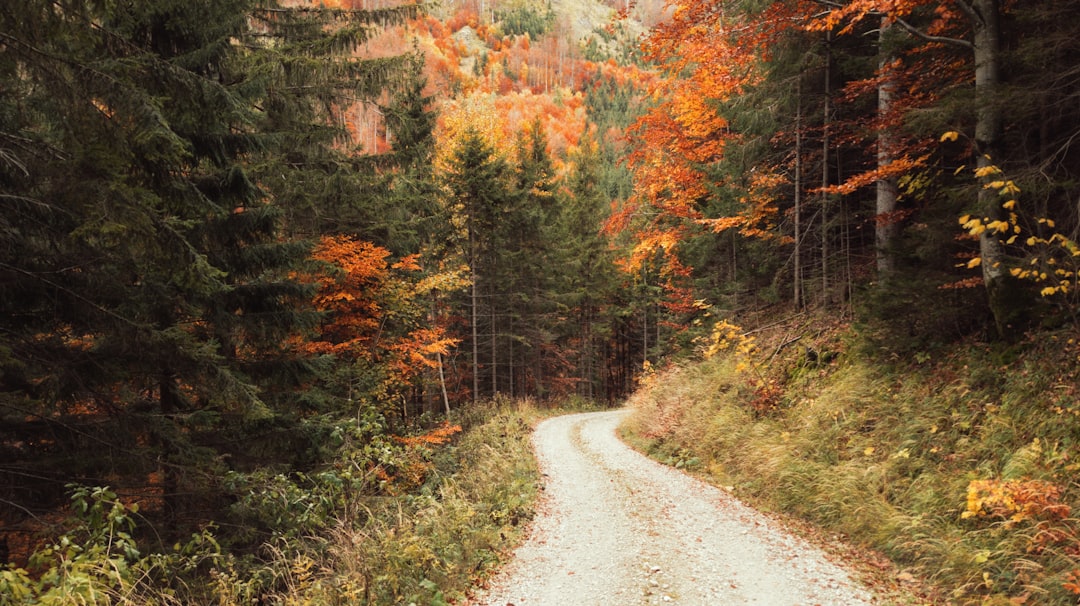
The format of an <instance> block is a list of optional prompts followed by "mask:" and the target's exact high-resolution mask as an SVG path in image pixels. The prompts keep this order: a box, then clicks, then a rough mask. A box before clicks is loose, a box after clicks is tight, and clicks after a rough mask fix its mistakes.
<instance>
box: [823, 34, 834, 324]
mask: <svg viewBox="0 0 1080 606" xmlns="http://www.w3.org/2000/svg"><path fill="white" fill-rule="evenodd" d="M831 45H832V32H829V33H827V34H826V35H825V103H824V110H823V122H822V124H821V187H822V192H821V302H822V303H823V304H824V305H826V306H827V305H828V304H829V194H827V193H825V191H824V189H825V188H827V187H828V186H829V120H830V119H831V113H832V104H831V103H830V99H829V97H830V95H831V94H832V87H831V82H830V80H831V79H832V48H831Z"/></svg>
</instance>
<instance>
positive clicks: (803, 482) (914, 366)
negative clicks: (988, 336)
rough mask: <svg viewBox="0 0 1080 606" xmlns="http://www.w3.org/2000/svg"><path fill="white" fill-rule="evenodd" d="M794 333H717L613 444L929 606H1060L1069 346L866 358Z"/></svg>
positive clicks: (1070, 585)
mask: <svg viewBox="0 0 1080 606" xmlns="http://www.w3.org/2000/svg"><path fill="white" fill-rule="evenodd" d="M807 326H808V325H807V324H804V325H802V326H801V327H800V326H798V325H794V324H789V325H785V326H780V327H777V328H775V329H773V330H772V332H771V333H770V332H768V331H763V332H761V333H758V335H756V336H757V337H758V341H757V342H756V343H750V342H749V341H748V339H747V338H745V337H742V336H739V335H728V336H729V337H730V338H727V339H725V340H723V341H722V342H720V343H718V346H717V347H714V352H715V355H714V356H712V357H711V358H710V359H708V360H706V361H703V362H699V363H691V364H686V365H682V366H680V367H677V368H673V369H671V370H669V371H667V372H666V374H665V375H664V376H663V377H654V378H652V379H651V380H649V381H647V386H646V387H645V388H644V389H643V390H641V391H640V392H639V393H638V394H636V395H635V396H634V398H633V399H632V401H631V404H632V406H633V407H634V408H635V409H636V412H635V414H634V415H633V416H632V418H631V419H630V421H629V423H628V426H627V427H626V431H627V433H628V435H629V436H631V438H632V439H633V440H635V441H636V442H637V443H638V444H639V445H640V446H641V447H642V448H643V449H645V450H647V451H649V452H650V453H651V454H652V455H654V456H656V457H657V458H659V459H661V460H664V461H666V462H668V463H672V464H676V465H679V466H682V467H687V468H690V469H692V470H694V471H697V472H699V473H701V474H703V475H705V476H707V477H708V478H710V479H711V480H713V481H714V482H716V483H718V484H720V485H723V486H728V487H730V489H731V490H732V491H733V492H734V494H735V495H737V496H739V497H740V498H743V499H745V500H748V501H750V502H752V503H754V504H756V505H757V506H759V507H763V508H765V509H770V510H774V511H778V512H783V513H786V514H790V515H792V516H796V517H798V518H802V519H805V520H808V521H810V522H812V523H813V524H814V525H816V526H818V527H820V528H822V529H825V530H827V531H829V532H831V533H836V534H841V535H843V536H846V537H847V538H849V539H850V540H851V541H852V542H854V543H855V544H856V545H860V546H865V547H869V548H872V549H874V550H878V551H880V552H881V553H884V554H885V555H887V556H888V557H889V558H890V559H892V560H893V561H894V562H896V563H897V564H898V566H899V567H900V569H902V570H903V572H902V573H900V574H899V575H896V577H898V578H895V577H894V579H892V580H893V581H894V582H898V583H901V584H902V582H903V581H905V580H908V579H911V578H912V577H921V578H924V579H926V580H927V581H929V582H930V583H932V585H933V586H935V587H936V590H937V594H938V598H939V599H940V601H942V602H949V603H957V604H1024V603H1027V604H1076V603H1077V593H1078V592H1080V587H1078V586H1077V584H1080V580H1078V577H1080V559H1078V555H1080V541H1078V537H1080V525H1078V523H1077V521H1076V520H1074V519H1073V518H1074V516H1073V514H1072V512H1073V511H1075V510H1076V508H1077V507H1078V506H1080V485H1078V484H1077V483H1076V482H1075V481H1074V477H1075V472H1076V470H1077V469H1078V468H1080V465H1078V464H1077V463H1076V457H1077V456H1078V455H1080V452H1078V451H1077V441H1078V439H1080V402H1078V399H1077V389H1078V382H1077V379H1078V363H1077V359H1078V355H1080V349H1078V345H1077V336H1076V335H1073V334H1065V333H1059V334H1042V335H1039V336H1038V337H1037V338H1032V339H1030V340H1029V341H1027V342H1025V343H1023V344H1020V345H1015V346H1009V347H1004V346H995V345H988V344H983V343H966V344H962V345H956V346H951V347H947V348H946V347H941V348H937V349H934V350H932V351H922V352H912V353H910V354H906V355H898V356H883V355H881V351H880V349H878V348H870V347H869V346H868V345H867V343H868V340H867V339H866V338H865V335H859V334H856V333H855V332H854V331H853V330H852V329H850V328H846V327H835V328H834V329H832V330H828V331H823V330H820V329H819V328H816V327H815V329H814V330H813V331H811V330H809V329H808V328H807ZM803 336H806V338H801V337H803ZM796 338H799V340H798V341H797V342H796V341H795V339H796Z"/></svg>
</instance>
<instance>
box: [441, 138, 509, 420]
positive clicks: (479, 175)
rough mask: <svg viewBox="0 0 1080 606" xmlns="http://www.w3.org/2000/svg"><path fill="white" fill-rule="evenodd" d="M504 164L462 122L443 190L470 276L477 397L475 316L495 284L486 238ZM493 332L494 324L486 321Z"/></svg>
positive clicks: (494, 220)
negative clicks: (459, 233) (456, 222)
mask: <svg viewBox="0 0 1080 606" xmlns="http://www.w3.org/2000/svg"><path fill="white" fill-rule="evenodd" d="M508 171H509V169H508V167H507V164H506V161H505V160H503V159H502V158H501V157H500V156H499V155H498V154H497V152H496V150H495V148H494V147H492V146H491V144H489V143H488V141H487V139H486V138H485V137H484V136H483V135H482V134H481V133H480V132H479V131H477V130H475V129H472V128H467V129H466V130H465V131H464V133H463V134H462V136H461V140H460V141H459V142H457V147H456V148H455V150H454V151H453V153H452V155H451V156H450V158H449V160H448V166H447V169H446V173H445V175H444V179H445V186H446V189H447V196H448V200H449V202H450V204H451V205H452V207H453V212H454V213H455V215H456V216H457V217H458V218H459V220H460V222H461V224H463V226H464V230H465V241H464V242H463V245H464V248H465V250H464V254H465V258H466V259H467V260H468V266H469V272H470V278H471V282H472V286H471V292H470V301H469V315H470V322H469V324H470V332H471V339H470V346H471V347H472V373H473V377H472V397H473V399H474V400H477V399H479V398H480V396H481V393H482V392H481V390H480V368H481V361H480V360H481V358H480V351H481V349H480V347H481V344H480V336H481V332H480V330H481V321H482V319H483V320H484V321H488V320H489V318H484V315H485V314H484V313H483V312H485V311H488V312H490V311H491V309H492V307H491V302H492V300H493V297H494V296H495V293H496V292H498V290H497V289H498V288H499V285H498V284H496V283H494V280H493V278H494V264H495V251H496V249H495V248H494V242H493V241H492V239H491V236H492V234H493V233H495V230H496V228H497V226H498V224H499V222H500V221H501V219H502V218H503V216H504V215H505V213H506V211H507V207H508V205H509V202H510V183H509V180H508V179H509V173H508ZM488 327H489V328H490V330H491V332H490V333H489V334H488V335H487V336H489V337H490V336H491V335H493V334H494V330H495V327H494V325H490V324H489V325H488ZM489 353H490V356H489V358H488V361H489V363H490V365H491V367H490V368H489V369H488V371H489V372H490V373H493V374H494V373H495V369H494V364H495V362H496V360H494V359H493V357H494V356H495V355H496V352H495V351H494V350H492V351H490V352H489Z"/></svg>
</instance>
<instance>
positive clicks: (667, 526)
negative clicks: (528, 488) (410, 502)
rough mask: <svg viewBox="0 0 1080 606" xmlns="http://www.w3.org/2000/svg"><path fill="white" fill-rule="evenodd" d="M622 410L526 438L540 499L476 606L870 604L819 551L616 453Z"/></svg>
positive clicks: (727, 501) (627, 453)
mask: <svg viewBox="0 0 1080 606" xmlns="http://www.w3.org/2000/svg"><path fill="white" fill-rule="evenodd" d="M627 412H628V411H626V410H616V411H611V412H600V413H586V414H576V415H567V416H563V417H556V418H553V419H549V420H547V421H544V422H543V423H541V424H540V425H539V427H537V429H536V433H535V435H534V436H533V440H534V444H535V447H536V453H537V457H538V459H539V462H540V470H541V472H543V473H544V482H545V493H544V498H543V500H542V503H541V508H540V511H539V513H538V515H537V518H536V519H535V520H534V523H533V527H532V531H531V534H530V538H529V539H528V541H527V542H526V543H524V544H523V545H522V546H521V547H520V548H518V550H517V551H516V552H515V554H514V558H513V560H512V561H511V562H510V563H509V564H508V565H507V566H506V567H505V568H504V569H503V570H502V571H501V572H500V573H499V574H497V575H496V576H495V578H493V579H492V582H491V583H490V585H489V587H488V588H487V589H486V590H485V591H483V593H482V595H480V596H478V597H477V598H476V600H475V601H474V603H476V604H482V605H486V606H508V605H513V606H533V605H551V606H587V605H594V604H595V605H600V604H602V605H604V606H622V605H637V604H701V605H729V604H730V605H735V604H766V605H769V606H786V605H799V606H803V605H806V606H812V605H821V606H849V605H851V606H855V605H862V604H873V603H874V600H873V598H872V597H871V594H870V592H869V591H867V590H866V589H864V588H861V587H859V586H858V585H857V584H856V583H855V582H853V581H852V580H851V578H850V577H849V575H848V574H847V573H846V572H845V571H844V570H843V569H841V568H840V567H838V566H837V565H835V564H834V563H832V562H830V561H829V560H827V559H826V557H825V555H824V553H823V552H822V551H821V550H819V549H818V548H816V547H813V546H812V545H810V544H808V543H807V542H806V541H804V540H802V539H800V538H797V537H795V536H792V535H791V534H788V533H786V532H784V531H783V530H781V529H780V528H779V526H778V525H777V524H776V522H774V521H772V520H770V519H769V518H767V517H765V516H763V515H762V514H760V513H758V512H755V511H754V510H752V509H750V508H749V507H747V506H745V505H743V504H741V503H740V502H739V501H738V500H736V499H735V498H734V497H732V496H731V495H729V494H728V493H726V492H724V491H723V490H720V489H718V488H715V487H713V486H710V485H708V484H705V483H703V482H701V481H699V480H697V479H695V478H693V477H690V476H688V475H686V474H684V473H682V472H679V471H677V470H675V469H672V468H670V467H666V466H664V465H661V464H659V463H656V462H654V461H652V460H650V459H648V458H646V457H644V456H642V455H641V454H639V453H637V452H635V451H634V450H632V449H630V448H629V447H627V446H626V445H625V444H623V443H622V442H621V441H620V440H619V439H618V438H617V437H616V435H615V428H616V427H617V426H618V424H619V422H620V421H621V420H622V418H623V416H624V415H625V414H627Z"/></svg>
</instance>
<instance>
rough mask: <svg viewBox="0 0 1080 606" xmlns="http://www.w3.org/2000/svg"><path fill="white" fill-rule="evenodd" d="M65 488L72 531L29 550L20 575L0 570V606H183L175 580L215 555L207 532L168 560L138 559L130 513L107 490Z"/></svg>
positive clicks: (10, 569) (179, 584)
mask: <svg viewBox="0 0 1080 606" xmlns="http://www.w3.org/2000/svg"><path fill="white" fill-rule="evenodd" d="M70 488H71V489H72V496H71V508H72V512H73V523H72V524H71V530H69V531H68V532H65V533H64V534H61V535H60V536H58V537H55V538H54V539H52V540H50V541H49V542H48V543H47V544H46V545H45V546H43V547H42V548H40V549H39V550H38V551H36V552H35V553H34V554H33V555H32V556H31V557H30V561H29V565H28V567H27V569H23V568H17V567H14V566H8V567H7V569H5V570H2V571H0V605H3V606H16V605H19V604H27V605H29V604H40V605H43V606H68V605H72V606H73V605H80V606H82V605H88V604H103V605H104V604H109V605H129V604H130V605H135V604H182V603H187V602H186V600H185V596H189V594H188V593H187V589H188V588H187V587H186V586H185V585H184V583H183V580H182V578H183V577H184V576H187V575H189V574H190V573H191V572H192V571H194V570H196V569H198V568H199V567H201V566H205V565H207V564H212V563H214V562H217V561H218V559H219V558H220V556H221V552H220V548H219V546H218V544H217V543H216V541H215V540H214V537H213V536H212V534H211V533H210V532H209V531H206V530H204V531H202V532H199V533H196V534H194V535H192V536H191V537H190V538H189V539H188V541H187V542H185V543H177V544H176V545H175V546H174V547H173V550H172V551H171V552H169V553H157V554H151V555H146V556H144V555H142V554H140V552H139V550H138V548H137V547H136V544H135V540H134V538H133V536H132V531H133V530H134V528H135V516H136V514H137V513H138V508H137V507H135V506H127V505H124V504H123V503H122V502H121V501H120V500H118V499H117V496H116V494H115V493H114V492H112V491H111V490H110V489H109V488H102V487H96V488H89V487H82V486H71V487H70ZM177 575H179V576H177ZM196 595H198V594H196Z"/></svg>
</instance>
